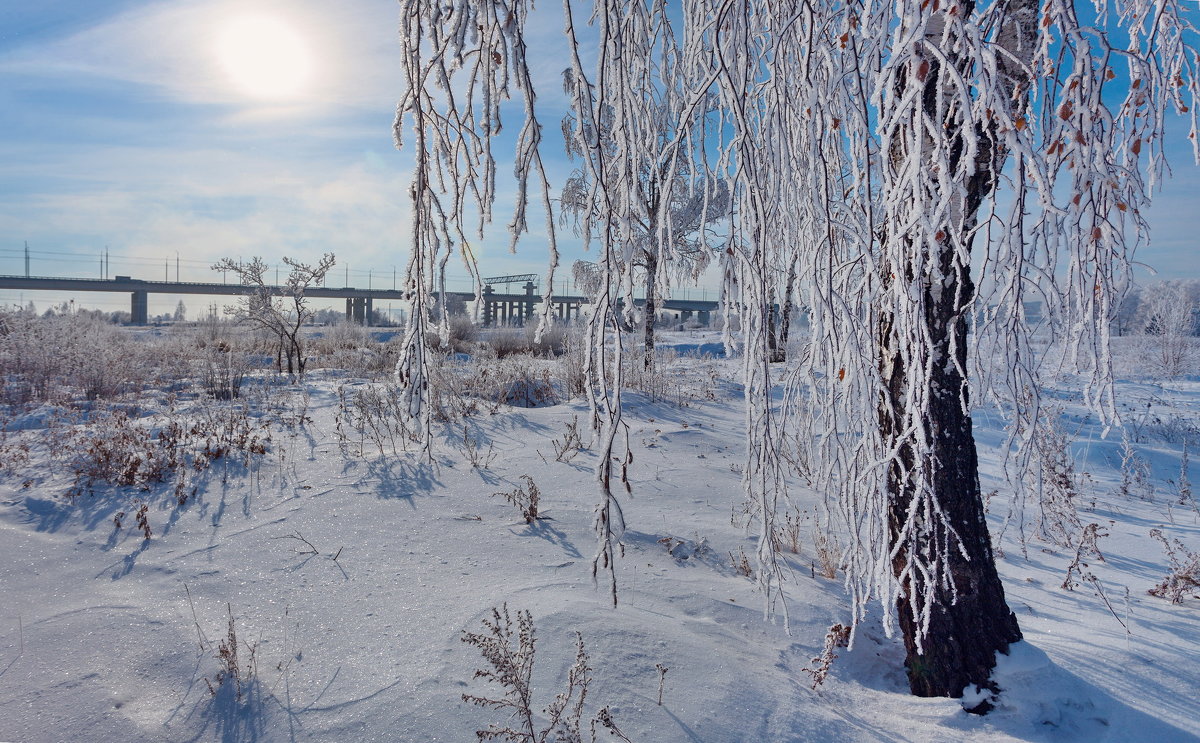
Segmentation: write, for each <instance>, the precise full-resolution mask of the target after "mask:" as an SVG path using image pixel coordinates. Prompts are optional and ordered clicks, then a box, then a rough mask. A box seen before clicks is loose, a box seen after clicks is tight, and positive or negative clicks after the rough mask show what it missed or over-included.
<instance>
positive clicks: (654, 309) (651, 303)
mask: <svg viewBox="0 0 1200 743" xmlns="http://www.w3.org/2000/svg"><path fill="white" fill-rule="evenodd" d="M644 259H645V263H646V266H645V268H646V304H645V306H644V307H643V311H642V336H643V340H644V342H645V346H644V347H645V353H646V359H645V364H646V368H647V369H653V368H654V319H655V316H656V315H657V314H658V284H657V281H656V280H655V278H656V276H657V274H658V253H657V252H656V251H654V250H646V251H645V253H644Z"/></svg>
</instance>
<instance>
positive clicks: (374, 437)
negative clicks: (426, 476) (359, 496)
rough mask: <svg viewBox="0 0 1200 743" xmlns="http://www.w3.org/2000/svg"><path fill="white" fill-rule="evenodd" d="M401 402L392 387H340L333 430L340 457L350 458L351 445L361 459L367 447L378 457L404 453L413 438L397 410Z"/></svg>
mask: <svg viewBox="0 0 1200 743" xmlns="http://www.w3.org/2000/svg"><path fill="white" fill-rule="evenodd" d="M402 399H403V398H402V396H401V394H400V391H399V390H398V389H397V387H396V385H395V384H394V383H390V384H366V385H360V386H357V387H353V388H351V387H348V386H347V385H340V386H339V387H338V412H337V417H336V418H335V427H336V431H337V436H338V440H339V444H340V446H341V448H342V453H343V454H350V453H351V448H350V447H351V446H352V445H353V446H355V447H356V448H357V451H355V452H354V453H355V454H356V455H357V456H360V457H361V456H365V455H366V448H367V444H368V443H370V444H372V445H373V446H374V448H376V449H378V451H379V454H381V455H382V454H385V453H387V451H391V453H392V454H398V453H399V452H400V451H401V450H404V449H405V448H406V447H407V445H408V442H409V441H410V440H412V438H413V434H412V432H411V431H410V430H409V429H408V427H407V426H406V424H405V421H406V418H405V416H404V415H402V410H401V409H400V406H401V405H402V404H403V403H402ZM455 420H457V418H455Z"/></svg>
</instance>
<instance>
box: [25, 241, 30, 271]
mask: <svg viewBox="0 0 1200 743" xmlns="http://www.w3.org/2000/svg"><path fill="white" fill-rule="evenodd" d="M25 278H29V241H28V240H26V241H25Z"/></svg>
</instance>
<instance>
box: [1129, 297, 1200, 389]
mask: <svg viewBox="0 0 1200 743" xmlns="http://www.w3.org/2000/svg"><path fill="white" fill-rule="evenodd" d="M1188 289H1189V287H1188V286H1187V285H1186V284H1184V283H1183V282H1178V281H1163V282H1159V283H1158V284H1157V285H1156V286H1154V288H1153V289H1152V290H1150V291H1148V292H1147V294H1148V298H1147V299H1146V301H1145V305H1144V308H1143V310H1144V313H1145V321H1146V325H1145V330H1146V334H1147V335H1149V336H1151V337H1153V338H1154V339H1155V341H1156V343H1155V345H1156V346H1157V351H1158V361H1159V363H1160V365H1161V370H1162V373H1163V374H1164V375H1165V376H1167V377H1177V376H1179V375H1180V374H1181V373H1183V372H1184V370H1185V369H1186V367H1187V363H1188V360H1189V356H1190V355H1191V352H1192V345H1193V342H1194V341H1193V339H1192V336H1193V335H1195V332H1196V310H1197V307H1198V305H1197V303H1196V301H1195V300H1194V299H1193V298H1192V296H1191V293H1190V292H1189V291H1188Z"/></svg>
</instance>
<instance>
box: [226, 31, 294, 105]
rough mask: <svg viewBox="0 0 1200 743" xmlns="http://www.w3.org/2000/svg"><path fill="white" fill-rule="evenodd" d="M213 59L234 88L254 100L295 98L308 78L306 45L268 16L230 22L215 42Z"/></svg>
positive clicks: (292, 32)
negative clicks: (215, 55) (219, 64)
mask: <svg viewBox="0 0 1200 743" xmlns="http://www.w3.org/2000/svg"><path fill="white" fill-rule="evenodd" d="M217 55H218V58H219V59H220V60H221V65H222V66H223V67H224V68H225V71H226V72H227V73H228V74H229V76H230V78H231V79H232V80H233V82H234V84H235V85H236V86H237V87H238V88H239V89H240V90H241V91H242V92H243V93H245V94H246V95H249V96H253V97H255V98H265V99H269V100H281V99H287V98H293V97H296V96H298V95H299V94H300V93H302V92H304V90H305V88H306V87H307V86H308V83H309V80H310V79H311V78H312V72H313V59H312V53H311V52H310V51H309V48H308V44H306V43H305V40H304V38H303V37H302V36H300V34H298V33H296V31H295V30H294V29H293V28H292V27H291V26H289V25H288V24H287V23H284V22H283V21H281V20H279V19H277V18H273V17H271V16H244V17H241V18H237V19H235V20H233V21H230V22H229V23H228V24H226V25H225V27H224V28H223V29H222V30H221V33H220V36H219V37H218V39H217Z"/></svg>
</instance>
